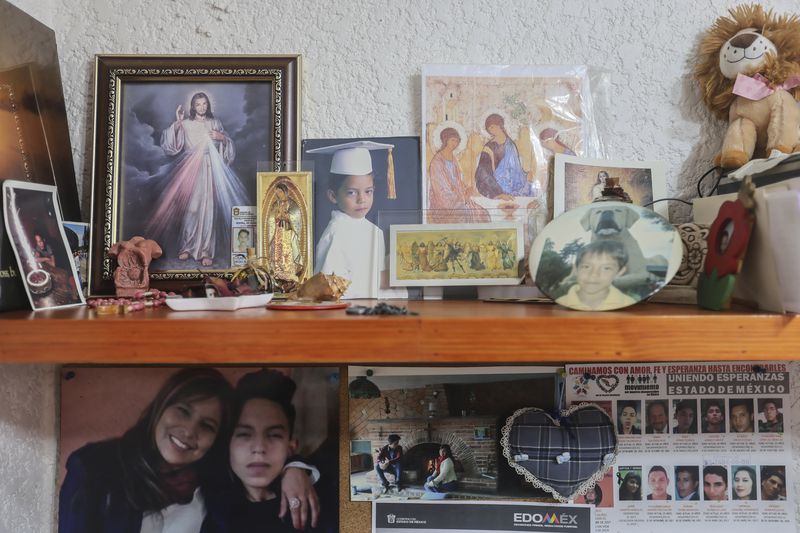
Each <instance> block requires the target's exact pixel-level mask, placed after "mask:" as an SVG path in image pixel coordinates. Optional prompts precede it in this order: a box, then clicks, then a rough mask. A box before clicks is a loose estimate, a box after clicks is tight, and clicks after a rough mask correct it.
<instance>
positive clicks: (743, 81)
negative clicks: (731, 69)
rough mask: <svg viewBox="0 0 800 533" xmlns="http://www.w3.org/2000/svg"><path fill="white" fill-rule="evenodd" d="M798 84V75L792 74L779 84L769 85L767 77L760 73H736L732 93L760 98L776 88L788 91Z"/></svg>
mask: <svg viewBox="0 0 800 533" xmlns="http://www.w3.org/2000/svg"><path fill="white" fill-rule="evenodd" d="M798 86H800V76H792V77H790V78H788V79H787V80H786V81H785V82H783V83H781V84H779V85H770V82H769V80H768V79H767V78H765V77H764V76H762V75H761V74H756V75H755V76H752V77H751V76H745V75H744V74H737V75H736V82H735V83H734V84H733V94H735V95H737V96H742V97H744V98H747V99H748V100H755V101H758V100H762V99H764V98H766V97H767V96H769V95H771V94H772V93H774V92H775V91H777V90H778V89H783V90H784V91H788V90H789V89H794V88H795V87H798Z"/></svg>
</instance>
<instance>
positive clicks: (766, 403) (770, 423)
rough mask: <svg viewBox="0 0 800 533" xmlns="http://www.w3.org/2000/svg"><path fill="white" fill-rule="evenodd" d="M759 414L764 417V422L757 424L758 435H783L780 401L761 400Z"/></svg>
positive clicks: (773, 399)
mask: <svg viewBox="0 0 800 533" xmlns="http://www.w3.org/2000/svg"><path fill="white" fill-rule="evenodd" d="M762 402H763V403H762V404H761V413H762V414H763V415H764V422H761V421H759V422H758V431H759V432H760V433H783V415H782V414H781V413H780V411H779V409H780V408H781V404H782V402H781V400H777V399H775V398H767V399H766V400H762Z"/></svg>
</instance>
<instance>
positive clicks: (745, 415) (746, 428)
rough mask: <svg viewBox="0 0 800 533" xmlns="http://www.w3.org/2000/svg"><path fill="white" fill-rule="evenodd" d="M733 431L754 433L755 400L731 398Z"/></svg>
mask: <svg viewBox="0 0 800 533" xmlns="http://www.w3.org/2000/svg"><path fill="white" fill-rule="evenodd" d="M730 417H731V433H752V432H753V431H754V428H753V400H731V414H730Z"/></svg>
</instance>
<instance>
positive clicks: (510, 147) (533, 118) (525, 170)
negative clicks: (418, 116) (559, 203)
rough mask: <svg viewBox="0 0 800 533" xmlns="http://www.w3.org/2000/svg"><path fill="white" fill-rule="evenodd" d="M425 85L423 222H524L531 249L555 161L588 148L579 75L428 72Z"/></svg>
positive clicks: (544, 215)
mask: <svg viewBox="0 0 800 533" xmlns="http://www.w3.org/2000/svg"><path fill="white" fill-rule="evenodd" d="M422 83H423V87H422V113H423V117H422V123H423V137H422V150H423V158H422V163H423V175H424V177H425V187H424V188H423V194H424V196H423V205H424V206H425V208H426V209H427V210H428V212H427V218H426V221H433V222H451V223H455V222H489V221H490V220H509V219H514V220H522V221H524V223H525V226H526V232H527V238H526V240H525V241H526V246H528V245H529V244H530V242H531V241H532V240H533V238H534V237H535V236H536V234H537V232H538V231H540V230H541V229H542V228H543V227H544V225H545V224H546V223H547V221H548V220H549V219H550V218H551V216H550V214H549V210H548V205H547V198H548V183H549V173H550V170H551V166H552V161H553V155H554V154H557V153H567V154H570V155H575V154H578V155H587V150H588V149H589V148H590V147H591V145H592V144H593V143H592V139H593V138H594V135H595V134H594V132H593V130H594V128H593V122H592V114H591V99H590V97H589V79H588V75H587V71H586V68H585V67H500V66H456V65H427V66H424V67H423V71H422ZM459 211H461V212H463V213H464V214H463V215H462V217H461V218H460V219H454V218H453V217H454V215H453V213H457V212H459ZM442 217H444V219H442Z"/></svg>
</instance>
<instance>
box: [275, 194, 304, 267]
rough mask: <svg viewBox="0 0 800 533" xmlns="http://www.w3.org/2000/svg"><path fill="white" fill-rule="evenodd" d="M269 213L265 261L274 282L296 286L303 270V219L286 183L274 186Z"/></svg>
mask: <svg viewBox="0 0 800 533" xmlns="http://www.w3.org/2000/svg"><path fill="white" fill-rule="evenodd" d="M268 213H269V215H268V218H267V220H268V222H267V226H268V229H267V231H268V250H267V258H268V260H269V265H270V270H271V273H272V275H273V277H275V278H276V279H279V280H285V281H293V282H297V281H299V276H300V275H301V274H302V273H303V271H304V270H305V260H304V258H303V252H302V246H301V244H300V242H301V240H300V235H301V234H302V233H303V216H302V213H301V210H300V207H299V206H298V205H297V202H295V201H294V200H293V199H292V198H291V194H290V193H289V188H288V187H287V185H286V184H285V183H278V184H277V185H275V196H274V199H273V201H272V203H271V204H270V206H269V210H268Z"/></svg>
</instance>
